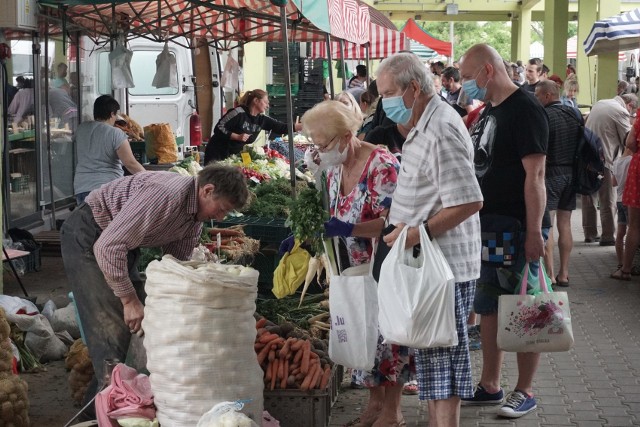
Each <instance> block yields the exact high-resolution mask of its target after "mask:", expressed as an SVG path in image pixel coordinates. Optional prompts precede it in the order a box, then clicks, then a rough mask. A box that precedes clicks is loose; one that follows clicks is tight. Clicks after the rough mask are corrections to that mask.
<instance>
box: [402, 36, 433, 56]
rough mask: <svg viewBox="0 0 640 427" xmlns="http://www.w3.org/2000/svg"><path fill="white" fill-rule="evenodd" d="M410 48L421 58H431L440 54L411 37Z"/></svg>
mask: <svg viewBox="0 0 640 427" xmlns="http://www.w3.org/2000/svg"><path fill="white" fill-rule="evenodd" d="M409 50H411V52H413V53H415V54H416V55H417V56H418V58H420V59H431V58H435V57H436V56H438V53H437V52H436V51H435V50H433V49H429V48H428V47H426V46H425V45H423V44H422V43H418V42H417V41H413V40H411V39H409Z"/></svg>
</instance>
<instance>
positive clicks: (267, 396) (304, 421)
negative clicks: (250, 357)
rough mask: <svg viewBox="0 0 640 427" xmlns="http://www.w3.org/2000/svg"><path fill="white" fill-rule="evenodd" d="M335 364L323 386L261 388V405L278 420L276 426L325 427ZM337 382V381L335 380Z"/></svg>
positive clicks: (334, 395)
mask: <svg viewBox="0 0 640 427" xmlns="http://www.w3.org/2000/svg"><path fill="white" fill-rule="evenodd" d="M337 368H338V367H337V366H334V367H333V374H332V375H331V380H329V384H327V388H326V389H325V390H308V391H302V390H265V391H264V409H265V411H268V412H269V413H270V414H271V415H272V416H273V417H274V418H275V419H276V420H278V421H279V422H280V427H300V426H304V427H326V426H328V425H329V419H330V417H331V406H332V405H333V403H334V402H335V398H337V393H338V391H337V390H338V388H339V387H340V383H339V382H338V381H337V380H336V375H337V374H338V369H337ZM336 382H337V384H336Z"/></svg>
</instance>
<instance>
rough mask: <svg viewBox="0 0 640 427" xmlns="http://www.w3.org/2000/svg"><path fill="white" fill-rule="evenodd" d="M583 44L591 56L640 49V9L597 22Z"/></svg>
mask: <svg viewBox="0 0 640 427" xmlns="http://www.w3.org/2000/svg"><path fill="white" fill-rule="evenodd" d="M582 44H583V46H584V51H585V53H586V54H587V55H589V56H591V55H598V54H601V53H608V52H620V51H623V50H631V49H636V48H638V47H640V9H633V10H630V11H629V12H625V13H622V14H620V15H616V16H612V17H610V18H606V19H603V20H601V21H596V22H595V23H594V24H593V27H592V28H591V32H590V33H589V36H588V37H587V38H586V39H585V41H584V42H583V43H582Z"/></svg>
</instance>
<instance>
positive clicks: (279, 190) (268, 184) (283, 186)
mask: <svg viewBox="0 0 640 427" xmlns="http://www.w3.org/2000/svg"><path fill="white" fill-rule="evenodd" d="M251 191H252V192H253V193H254V194H255V197H254V198H253V201H252V203H251V205H249V207H248V208H247V209H246V210H245V211H244V213H245V214H246V215H254V216H260V217H265V218H286V217H287V216H288V215H289V208H288V206H289V203H291V182H290V181H289V180H288V179H285V178H279V179H271V180H269V181H265V182H263V183H261V184H260V185H258V186H256V187H255V188H254V189H252V190H251Z"/></svg>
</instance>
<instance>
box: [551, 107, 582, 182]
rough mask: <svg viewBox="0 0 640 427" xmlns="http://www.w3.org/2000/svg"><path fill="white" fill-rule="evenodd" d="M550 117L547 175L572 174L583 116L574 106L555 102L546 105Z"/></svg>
mask: <svg viewBox="0 0 640 427" xmlns="http://www.w3.org/2000/svg"><path fill="white" fill-rule="evenodd" d="M545 111H546V112H547V116H548V117H549V147H548V149H547V167H546V170H545V177H546V178H549V177H554V176H559V175H571V174H572V172H573V159H574V157H575V154H576V147H577V145H578V137H579V136H580V134H581V133H580V124H582V116H580V112H579V111H578V110H576V109H575V108H573V107H569V106H567V105H562V104H561V103H560V102H554V103H552V104H549V105H547V106H546V107H545Z"/></svg>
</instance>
